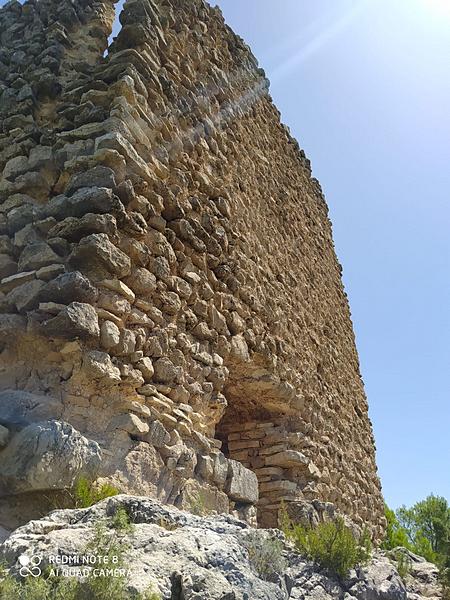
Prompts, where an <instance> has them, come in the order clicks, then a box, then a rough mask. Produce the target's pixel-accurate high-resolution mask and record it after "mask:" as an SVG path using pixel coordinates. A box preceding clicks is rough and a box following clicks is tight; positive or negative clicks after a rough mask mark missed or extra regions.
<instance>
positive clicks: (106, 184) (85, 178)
mask: <svg viewBox="0 0 450 600" xmlns="http://www.w3.org/2000/svg"><path fill="white" fill-rule="evenodd" d="M115 185H116V181H115V178H114V171H113V170H112V169H109V168H108V167H103V166H101V165H99V166H97V167H94V168H93V169H89V170H88V171H85V172H84V173H78V174H77V175H74V176H73V177H72V178H71V180H70V181H69V184H68V186H67V188H66V194H67V196H71V195H72V194H73V193H74V192H76V191H77V190H79V189H80V188H95V187H99V188H110V189H113V188H114V187H115Z"/></svg>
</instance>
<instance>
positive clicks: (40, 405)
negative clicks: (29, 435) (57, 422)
mask: <svg viewBox="0 0 450 600" xmlns="http://www.w3.org/2000/svg"><path fill="white" fill-rule="evenodd" d="M61 413H62V404H61V402H60V401H59V400H57V399H56V398H53V397H52V396H45V395H39V394H33V393H30V392H25V391H23V390H3V391H2V392H0V424H2V425H4V426H5V427H7V428H8V429H10V430H12V431H17V430H19V429H23V428H24V427H26V426H27V425H29V424H31V423H33V422H38V421H45V420H48V419H54V418H59V417H60V415H61Z"/></svg>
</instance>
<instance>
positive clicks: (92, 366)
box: [83, 350, 121, 385]
mask: <svg viewBox="0 0 450 600" xmlns="http://www.w3.org/2000/svg"><path fill="white" fill-rule="evenodd" d="M83 368H84V369H85V371H86V373H87V375H88V376H89V377H92V378H93V379H98V380H101V382H102V385H114V384H116V383H120V381H121V378H120V369H118V368H117V367H115V366H114V365H113V363H112V360H111V357H110V356H109V354H107V353H106V352H99V351H98V350H91V351H90V352H87V353H86V354H85V356H84V361H83Z"/></svg>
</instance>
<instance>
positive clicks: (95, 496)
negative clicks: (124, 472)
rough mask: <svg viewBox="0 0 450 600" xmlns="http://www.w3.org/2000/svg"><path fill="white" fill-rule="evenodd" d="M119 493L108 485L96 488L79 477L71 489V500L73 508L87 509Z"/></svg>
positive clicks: (85, 479)
mask: <svg viewBox="0 0 450 600" xmlns="http://www.w3.org/2000/svg"><path fill="white" fill-rule="evenodd" d="M119 493H120V492H119V490H118V489H117V488H115V487H114V486H112V485H109V484H108V483H105V484H103V485H102V486H100V487H97V486H95V484H94V483H93V482H92V481H89V479H87V478H86V477H80V478H79V479H78V480H77V481H76V483H75V486H74V489H73V500H74V504H75V508H88V507H89V506H92V505H93V504H96V503H97V502H100V500H104V499H105V498H110V497H111V496H117V495H118V494H119Z"/></svg>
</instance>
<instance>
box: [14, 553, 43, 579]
mask: <svg viewBox="0 0 450 600" xmlns="http://www.w3.org/2000/svg"><path fill="white" fill-rule="evenodd" d="M41 562H42V557H41V556H38V555H37V554H35V555H34V556H27V555H26V554H22V556H19V564H20V565H21V567H20V570H19V573H20V576H21V577H30V576H31V577H40V575H42V569H41V568H40V564H41Z"/></svg>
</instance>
